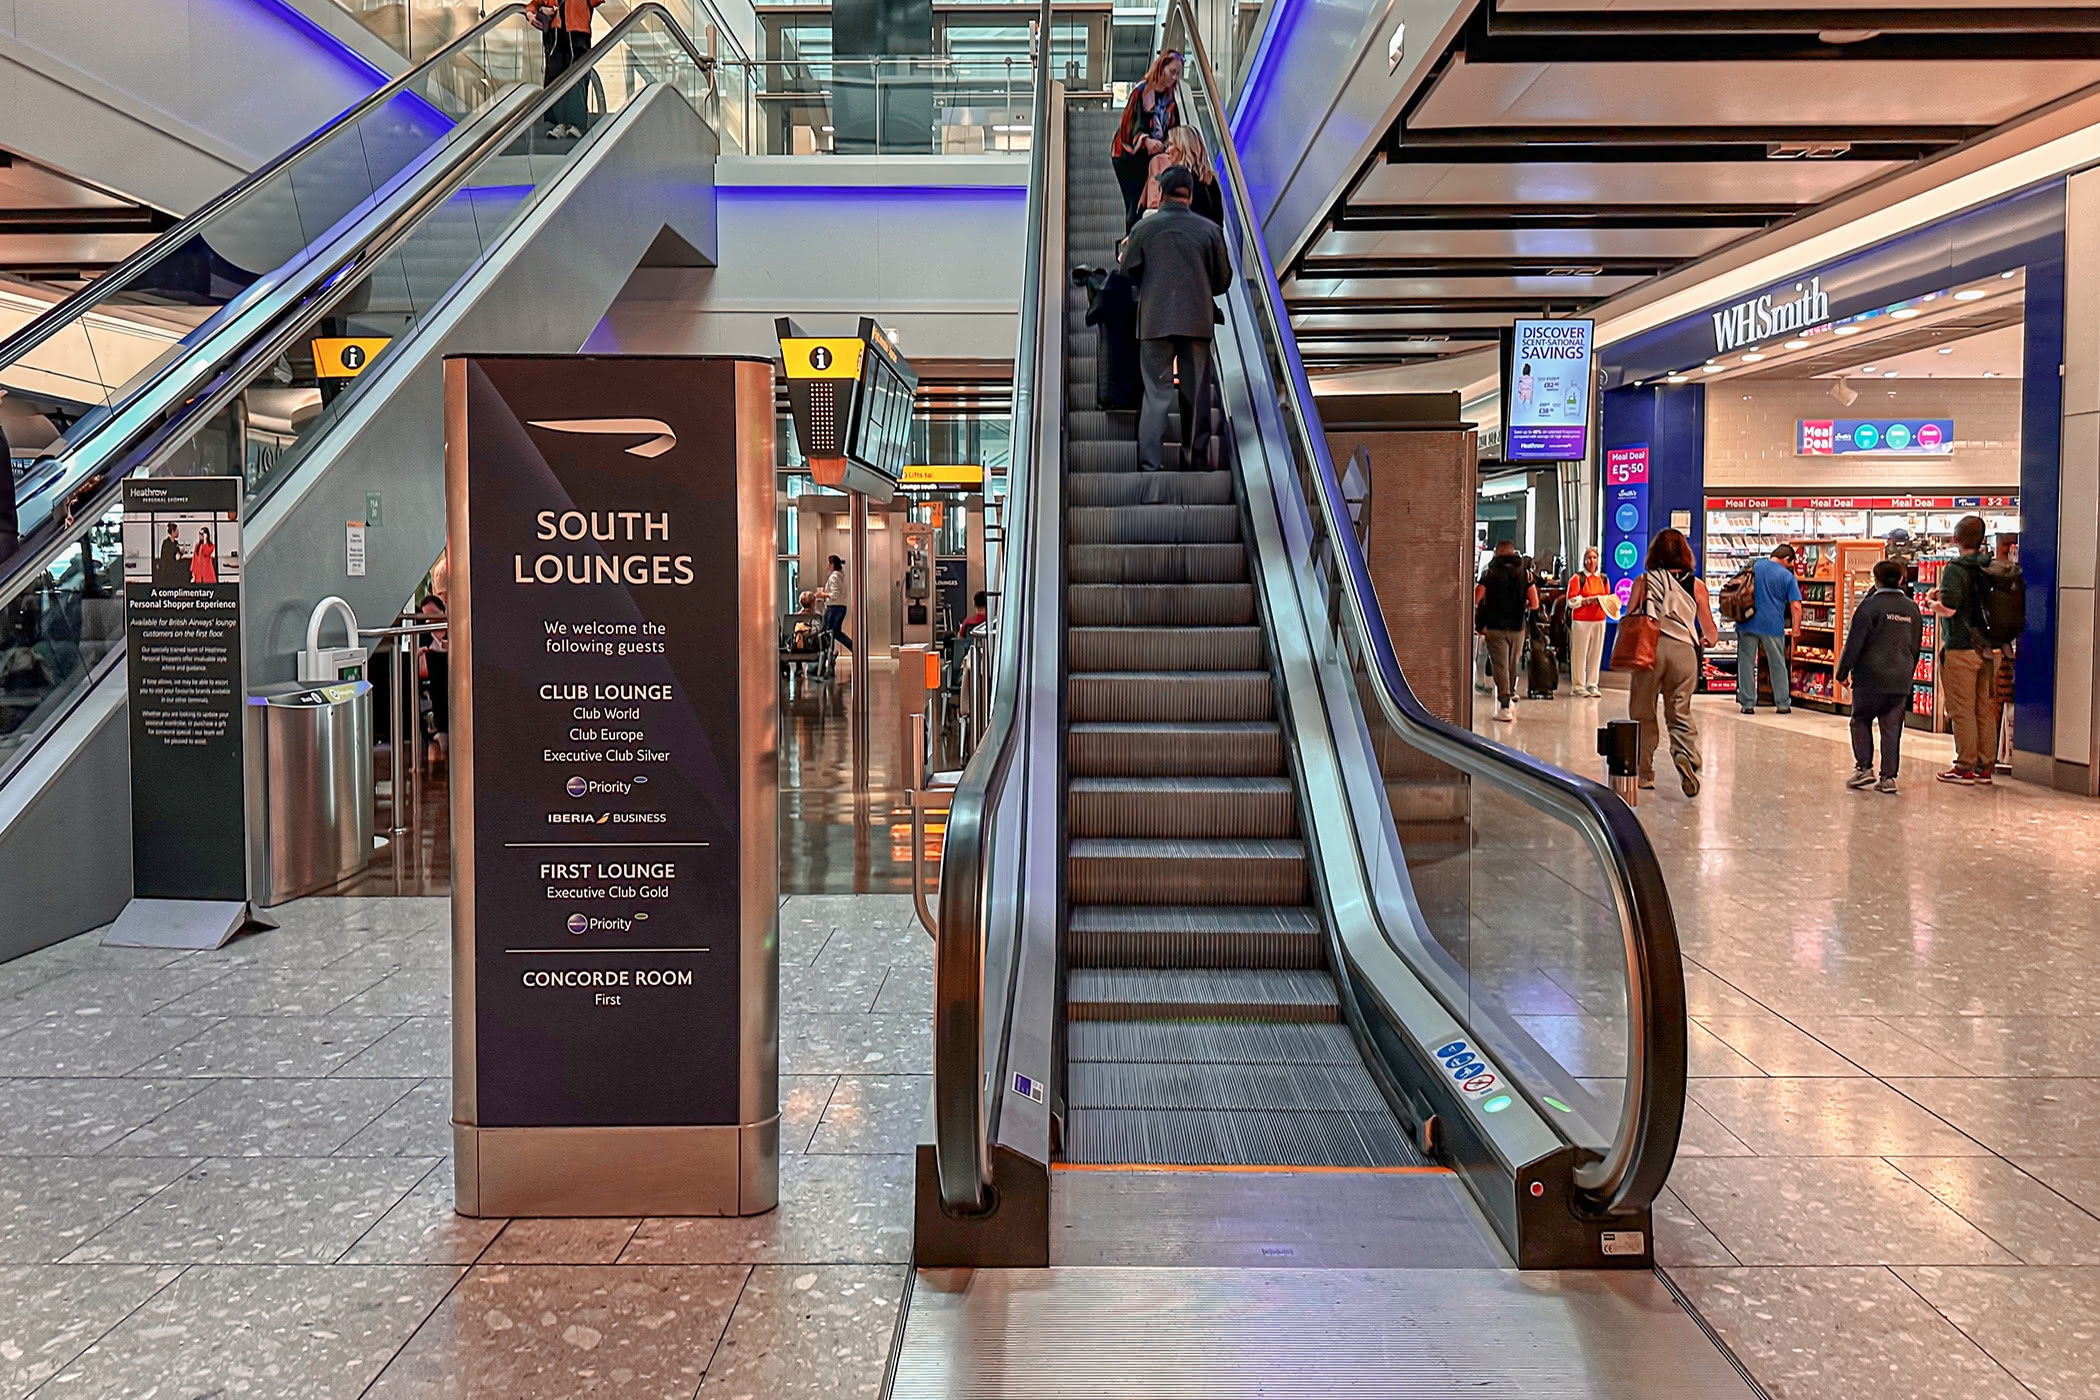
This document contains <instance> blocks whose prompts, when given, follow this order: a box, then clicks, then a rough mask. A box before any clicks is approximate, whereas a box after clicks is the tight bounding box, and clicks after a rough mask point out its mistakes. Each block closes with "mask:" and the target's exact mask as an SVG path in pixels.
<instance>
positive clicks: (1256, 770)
mask: <svg viewBox="0 0 2100 1400" xmlns="http://www.w3.org/2000/svg"><path fill="white" fill-rule="evenodd" d="M1065 755H1066V762H1067V764H1068V765H1069V766H1070V769H1071V771H1072V772H1073V773H1074V774H1075V775H1076V774H1098V775H1100V776H1103V777H1132V778H1145V777H1158V778H1164V777H1173V776H1177V775H1181V774H1200V775H1206V776H1212V777H1232V776H1274V775H1275V774H1279V773H1281V772H1283V729H1282V726H1281V725H1278V724H1274V723H1256V724H1073V725H1068V726H1066V730H1065ZM1096 902H1097V903H1102V904H1113V903H1116V902H1117V901H1115V900H1107V899H1104V900H1099V901H1096ZM1158 902H1160V903H1169V902H1171V901H1165V900H1162V901H1158ZM1209 902H1211V903H1223V902H1224V901H1217V900H1214V901H1209Z"/></svg>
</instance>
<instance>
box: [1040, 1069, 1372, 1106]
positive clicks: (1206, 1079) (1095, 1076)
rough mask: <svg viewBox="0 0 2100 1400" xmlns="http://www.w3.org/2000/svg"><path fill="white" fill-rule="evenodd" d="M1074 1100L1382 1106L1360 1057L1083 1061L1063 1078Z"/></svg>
mask: <svg viewBox="0 0 2100 1400" xmlns="http://www.w3.org/2000/svg"><path fill="white" fill-rule="evenodd" d="M1065 1102H1066V1105H1067V1106H1068V1107H1069V1108H1167V1109H1172V1108H1208V1109H1247V1110H1254V1111H1257V1112H1263V1111H1282V1112H1293V1111H1295V1112H1308V1111H1310V1112H1331V1113H1377V1112H1381V1111H1383V1110H1384V1108H1385V1106H1386V1105H1385V1098H1384V1096H1383V1095H1381V1094H1380V1093H1379V1092H1378V1083H1377V1081H1376V1080H1374V1079H1372V1078H1371V1071H1369V1070H1368V1069H1365V1068H1364V1065H1363V1061H1362V1060H1358V1061H1357V1062H1356V1063H1355V1064H1353V1065H1346V1064H1345V1065H1205V1064H1145V1063H1138V1064H1112V1063H1104V1062H1101V1061H1091V1060H1090V1061H1084V1062H1081V1063H1079V1064H1075V1065H1072V1066H1071V1067H1070V1070H1069V1072H1068V1074H1067V1075H1066V1078H1065Z"/></svg>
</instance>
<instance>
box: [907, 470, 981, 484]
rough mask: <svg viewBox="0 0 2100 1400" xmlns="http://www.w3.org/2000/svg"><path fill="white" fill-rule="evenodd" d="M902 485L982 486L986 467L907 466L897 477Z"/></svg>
mask: <svg viewBox="0 0 2100 1400" xmlns="http://www.w3.org/2000/svg"><path fill="white" fill-rule="evenodd" d="M897 483H898V485H900V486H982V485H984V468H983V467H981V466H958V467H930V466H928V467H906V468H905V469H904V474H903V475H902V476H900V477H899V478H898V479H897Z"/></svg>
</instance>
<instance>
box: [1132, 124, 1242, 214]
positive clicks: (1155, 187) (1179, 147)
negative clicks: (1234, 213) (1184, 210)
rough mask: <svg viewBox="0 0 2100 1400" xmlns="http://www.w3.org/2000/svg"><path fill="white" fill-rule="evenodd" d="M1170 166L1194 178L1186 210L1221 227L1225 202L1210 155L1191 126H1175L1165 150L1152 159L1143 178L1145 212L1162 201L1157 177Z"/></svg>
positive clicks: (1200, 134)
mask: <svg viewBox="0 0 2100 1400" xmlns="http://www.w3.org/2000/svg"><path fill="white" fill-rule="evenodd" d="M1170 165H1178V166H1180V167H1181V168H1182V169H1184V170H1186V171H1188V173H1189V174H1191V175H1193V176H1195V177H1196V189H1195V193H1193V194H1192V195H1190V196H1189V208H1191V209H1193V210H1195V211H1196V212H1197V213H1198V214H1201V215H1202V216H1203V217H1204V218H1206V219H1208V220H1210V221H1211V222H1212V223H1214V224H1216V225H1218V226H1219V227H1220V228H1222V227H1224V225H1225V199H1224V196H1223V195H1222V194H1220V193H1219V192H1218V176H1217V172H1216V171H1214V170H1212V169H1211V168H1210V153H1209V152H1208V151H1206V150H1205V149H1204V148H1203V133H1202V132H1200V131H1198V130H1196V128H1194V127H1193V126H1177V127H1175V128H1174V129H1173V130H1172V131H1170V132H1168V133H1167V148H1166V149H1165V150H1163V151H1161V152H1160V153H1159V154H1158V155H1156V156H1154V157H1152V164H1151V167H1150V170H1151V173H1150V174H1149V175H1147V176H1146V177H1145V194H1144V198H1143V199H1141V200H1140V201H1139V203H1140V204H1141V205H1142V206H1143V207H1144V211H1145V213H1150V212H1151V211H1153V210H1155V209H1157V208H1159V207H1160V205H1161V204H1162V203H1163V202H1164V201H1163V200H1162V198H1161V196H1160V193H1159V176H1160V172H1161V171H1163V170H1165V169H1166V168H1167V167H1168V166H1170ZM1139 217H1140V218H1143V217H1144V215H1143V214H1140V215H1139Z"/></svg>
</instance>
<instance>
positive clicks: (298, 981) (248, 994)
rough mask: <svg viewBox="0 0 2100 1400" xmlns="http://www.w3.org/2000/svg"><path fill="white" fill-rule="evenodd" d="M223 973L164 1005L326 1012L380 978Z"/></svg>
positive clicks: (216, 1012)
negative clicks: (214, 979)
mask: <svg viewBox="0 0 2100 1400" xmlns="http://www.w3.org/2000/svg"><path fill="white" fill-rule="evenodd" d="M219 973H220V975H219V978H218V980H217V981H215V982H213V983H212V984H211V985H209V986H207V987H202V988H200V989H198V990H196V991H193V992H191V993H190V994H189V995H187V996H184V997H181V998H179V999H177V1000H175V1001H173V1002H170V1003H169V1004H168V1005H167V1006H166V1008H164V1009H165V1010H166V1011H167V1013H168V1014H169V1015H171V1016H325V1015H327V1014H328V1013H329V1012H331V1011H333V1010H335V1009H336V1008H337V1007H338V1006H341V1005H342V1004H343V1003H344V1002H346V1001H348V1000H350V998H352V997H354V996H356V995H357V994H358V993H359V992H362V991H364V990H365V989H366V988H368V987H370V986H372V985H373V984H374V983H376V982H378V981H379V978H380V976H381V974H379V973H377V972H370V971H364V970H359V969H349V970H344V969H336V968H327V967H321V968H305V967H236V968H233V969H232V970H230V971H228V970H226V969H224V968H221V969H219Z"/></svg>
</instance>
